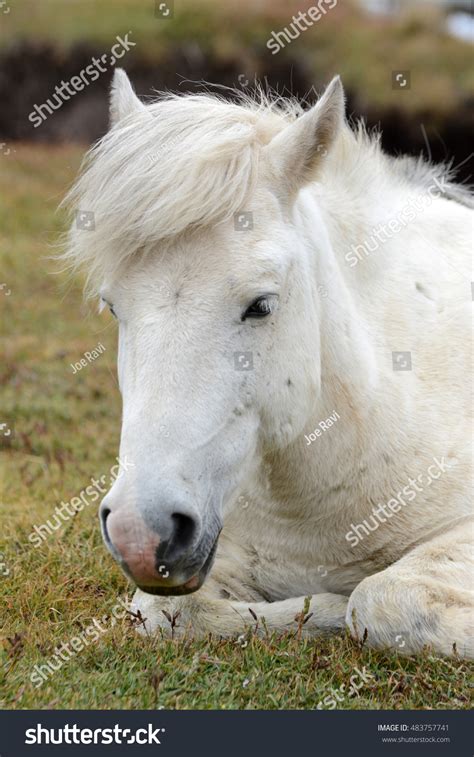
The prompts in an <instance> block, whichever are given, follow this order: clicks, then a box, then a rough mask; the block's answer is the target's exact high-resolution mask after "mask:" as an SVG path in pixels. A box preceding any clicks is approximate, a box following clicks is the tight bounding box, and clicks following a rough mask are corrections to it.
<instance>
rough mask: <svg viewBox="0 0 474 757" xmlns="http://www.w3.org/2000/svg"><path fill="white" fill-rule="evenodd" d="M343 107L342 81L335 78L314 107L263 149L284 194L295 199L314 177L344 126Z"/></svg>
mask: <svg viewBox="0 0 474 757" xmlns="http://www.w3.org/2000/svg"><path fill="white" fill-rule="evenodd" d="M344 104H345V98H344V89H343V87H342V83H341V79H340V78H339V76H335V77H334V79H333V80H332V81H331V83H330V84H329V86H328V87H327V89H326V91H325V93H324V95H323V96H322V97H321V98H320V99H319V101H318V102H317V103H316V105H314V106H313V107H312V108H311V110H309V111H307V112H306V113H304V114H303V115H302V116H300V117H299V118H298V119H297V120H296V121H294V122H293V123H292V124H290V125H289V126H287V127H285V128H284V129H283V131H281V132H280V133H279V134H277V135H276V137H274V138H273V139H272V140H271V142H269V144H268V145H266V146H265V147H264V148H263V152H264V154H265V157H266V158H267V160H268V162H269V164H270V170H271V172H272V174H273V176H274V178H275V179H276V180H277V182H278V183H279V184H280V186H281V185H283V186H284V187H285V195H288V194H290V195H292V196H294V195H295V194H296V193H297V192H298V190H300V189H301V188H302V187H303V186H304V185H305V184H308V183H309V182H311V181H314V179H315V178H316V175H317V172H318V168H319V166H320V165H321V163H322V161H323V160H324V158H325V157H326V155H327V154H328V152H329V150H330V149H331V146H332V144H333V143H334V141H335V139H336V137H337V136H338V134H339V132H340V130H341V128H342V126H343V124H344Z"/></svg>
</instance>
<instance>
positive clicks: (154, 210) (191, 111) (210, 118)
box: [61, 90, 472, 284]
mask: <svg viewBox="0 0 474 757" xmlns="http://www.w3.org/2000/svg"><path fill="white" fill-rule="evenodd" d="M233 94H234V99H235V100H236V101H235V102H231V101H229V100H228V99H224V98H223V97H221V96H218V95H215V94H212V95H211V94H208V93H205V94H194V95H176V94H161V95H160V96H159V97H158V99H157V100H155V101H154V102H152V103H151V104H150V105H149V107H148V108H147V109H146V111H145V110H140V111H137V112H135V113H132V114H131V115H130V116H128V117H127V118H125V119H123V120H122V121H120V122H119V123H118V124H117V125H116V126H114V127H113V128H112V129H111V130H110V131H109V132H108V133H107V134H106V135H105V136H104V137H103V138H102V139H101V140H99V141H98V142H97V143H96V144H95V145H93V146H92V147H91V149H90V150H89V151H88V153H87V154H86V156H85V158H84V160H83V164H82V167H81V175H80V178H79V179H78V180H77V182H76V183H75V185H74V186H73V188H72V189H71V190H70V192H69V193H68V195H67V196H66V198H65V200H64V201H63V203H62V204H63V205H65V206H66V207H67V208H68V211H69V214H70V220H71V226H70V231H69V233H68V234H67V239H66V240H65V251H64V252H63V253H62V255H61V259H62V260H63V261H64V262H65V263H66V265H67V266H69V267H71V268H73V269H76V268H79V267H80V268H85V269H86V271H87V274H88V282H89V284H90V283H91V282H93V281H95V280H98V279H100V278H101V277H102V276H103V274H104V272H105V271H107V270H108V271H117V269H118V268H119V267H120V266H121V265H122V264H123V263H124V262H126V261H128V260H129V259H130V258H131V257H132V256H133V255H135V254H136V253H137V251H139V250H140V251H142V252H146V251H147V250H151V249H152V248H153V247H154V246H155V245H156V243H157V242H162V241H164V240H167V239H170V238H172V237H176V236H178V235H179V234H181V233H183V232H185V231H187V230H190V229H193V228H202V227H205V226H208V225H215V224H218V223H220V222H222V221H225V220H227V219H230V218H231V217H232V216H233V215H234V214H235V213H236V212H238V211H239V210H241V209H243V208H245V203H246V199H247V198H248V197H249V195H250V194H251V191H252V188H253V187H254V186H255V182H256V179H257V173H258V155H259V148H260V147H261V146H262V145H264V144H267V143H268V142H269V141H270V140H271V139H272V138H273V137H274V136H275V135H276V134H277V133H278V132H279V131H281V130H282V129H283V128H284V127H285V126H286V125H287V124H288V123H289V122H291V121H292V120H294V119H295V118H297V117H298V116H299V115H300V114H301V113H302V112H303V107H302V106H301V104H300V103H299V102H298V101H296V100H295V99H294V98H283V97H281V96H275V95H272V94H270V95H269V94H265V93H263V92H262V91H261V90H258V91H257V95H256V96H249V95H246V94H243V93H241V92H234V91H233ZM379 137H380V135H378V134H375V135H374V134H372V135H369V134H368V133H367V132H366V130H365V128H364V126H363V125H362V124H361V123H359V124H358V125H357V126H356V128H355V130H351V131H349V129H347V133H346V142H347V140H350V149H348V150H347V149H340V150H339V153H337V154H336V157H335V159H334V160H331V161H330V167H328V169H327V170H326V171H325V174H326V175H327V176H328V178H331V177H330V176H329V174H328V172H329V171H332V172H333V179H334V181H333V182H332V184H333V190H334V188H335V187H337V177H338V176H339V179H340V181H341V182H344V185H345V186H346V187H347V183H348V177H350V178H353V179H354V181H357V183H358V185H359V186H361V183H362V184H363V183H364V182H368V181H371V180H372V179H373V175H372V176H371V175H370V165H372V166H373V167H377V169H378V171H379V172H380V171H382V172H384V173H386V172H387V170H388V171H389V172H390V171H391V172H392V174H393V176H394V177H395V178H397V177H398V178H399V179H400V180H402V181H406V182H407V183H408V184H409V185H416V186H419V187H420V188H423V187H425V186H427V185H428V184H429V182H430V180H431V181H432V180H433V176H435V175H436V176H437V177H439V178H441V177H443V178H444V180H445V181H446V178H448V179H449V180H450V179H451V175H450V170H449V167H446V166H441V167H439V166H436V167H434V166H431V165H430V164H428V163H426V162H425V161H422V160H419V161H416V160H415V161H413V159H409V158H398V159H394V158H389V157H388V156H385V155H384V154H383V152H382V150H381V148H380V138H379ZM336 147H337V145H336ZM449 186H450V188H451V190H452V196H453V198H454V199H458V198H459V201H461V202H464V203H465V204H467V203H468V200H470V197H471V196H470V193H469V192H468V191H467V190H466V189H464V188H462V187H459V186H457V185H455V184H451V183H450V184H449ZM471 202H472V201H471ZM84 211H86V212H89V213H90V212H92V213H93V219H94V223H93V229H91V228H90V227H88V228H87V229H80V228H78V227H77V223H74V221H75V219H76V218H77V214H78V213H79V212H84Z"/></svg>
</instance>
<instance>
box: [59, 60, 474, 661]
mask: <svg viewBox="0 0 474 757" xmlns="http://www.w3.org/2000/svg"><path fill="white" fill-rule="evenodd" d="M111 120H112V126H111V129H110V131H109V133H108V134H107V135H106V136H105V137H104V138H103V139H102V140H101V141H100V142H99V144H98V145H96V146H95V147H94V148H93V149H92V151H91V153H90V155H89V158H88V161H87V166H86V169H85V171H84V172H83V174H82V176H81V178H80V179H79V180H78V182H77V184H76V186H75V188H74V189H73V191H72V193H71V196H70V197H69V200H70V202H71V203H72V206H73V208H74V212H76V213H77V212H78V213H79V215H78V218H79V219H81V218H84V215H83V213H84V212H86V213H88V214H89V215H88V216H87V219H88V222H87V223H80V222H77V223H76V224H75V225H73V227H72V230H71V233H70V241H69V247H68V251H67V253H66V256H67V258H68V259H69V260H71V261H73V262H74V264H77V265H84V266H85V267H86V269H87V270H88V272H89V279H90V284H91V285H92V287H93V288H94V290H95V291H96V292H97V293H99V294H100V297H101V298H102V301H103V302H105V303H107V304H108V306H109V307H110V309H111V311H112V313H113V315H115V317H116V318H117V320H118V324H119V357H118V375H119V382H120V387H121V392H122V395H123V426H122V436H121V443H120V454H121V456H122V457H126V458H127V459H128V460H130V461H132V462H133V464H134V467H133V468H130V469H129V472H128V473H127V474H126V475H122V476H120V477H119V478H118V479H117V481H116V482H115V483H114V485H113V487H112V489H111V490H110V492H109V493H108V494H107V496H106V497H105V499H104V501H103V503H102V506H101V521H102V530H103V535H104V539H105V542H106V544H107V546H108V547H109V549H110V551H111V552H112V554H113V555H114V557H115V558H116V559H117V560H118V561H119V562H120V564H121V565H122V567H123V568H124V570H125V572H126V573H127V574H128V575H129V576H130V577H131V578H132V579H133V580H134V582H135V584H136V585H137V586H138V587H139V589H138V591H137V593H136V595H135V599H134V608H135V610H136V611H137V612H138V610H139V611H140V612H141V615H142V617H143V618H144V619H145V624H146V628H147V629H148V631H149V632H153V631H155V630H157V629H159V628H165V629H166V627H167V626H169V620H168V619H167V617H166V615H168V616H170V615H174V616H175V619H176V618H178V620H177V623H178V625H179V627H180V629H181V632H182V631H184V630H185V629H187V630H188V632H192V633H194V634H196V635H203V634H207V633H208V632H214V633H217V634H221V635H223V636H228V635H233V634H239V633H242V632H243V631H244V630H245V629H246V628H247V627H248V625H249V624H252V623H253V622H254V621H253V618H254V617H255V616H256V617H257V618H258V619H260V618H265V622H266V626H267V628H268V629H270V631H276V632H282V631H285V630H291V629H294V628H295V627H296V626H297V624H298V623H300V625H301V618H302V616H301V613H302V611H303V608H304V606H305V605H306V608H305V612H307V610H308V604H309V612H307V616H306V622H305V624H304V625H303V631H304V633H305V634H319V633H323V632H330V631H336V630H337V629H342V628H344V627H345V626H348V627H349V628H350V630H351V632H352V634H354V635H356V636H359V637H360V636H362V635H363V634H364V632H365V630H366V631H367V644H368V645H371V646H373V647H376V648H381V647H394V648H399V649H400V651H401V652H403V653H413V652H417V651H419V650H421V649H422V648H423V647H424V646H425V645H429V646H430V647H431V649H432V650H433V651H434V652H436V653H440V654H447V655H449V654H451V653H453V650H454V652H456V650H457V653H458V654H460V655H462V656H465V657H472V656H473V643H472V621H473V567H474V566H473V553H472V550H471V542H472V538H471V537H472V519H471V515H472V511H471V504H470V470H471V469H470V444H469V440H470V420H469V416H470V409H471V404H470V398H469V391H468V390H469V386H468V383H469V382H468V375H469V357H468V351H469V350H468V345H469V341H470V336H469V334H470V332H469V314H468V310H469V308H470V305H471V294H470V287H469V282H470V278H471V277H470V275H469V251H470V241H471V237H470V234H471V231H470V225H471V222H472V215H471V210H470V209H469V206H470V205H471V200H470V197H469V195H468V193H467V192H466V191H465V190H464V189H462V188H460V187H457V186H456V185H454V184H452V183H451V182H450V180H449V178H450V177H449V176H448V175H447V173H446V170H445V169H443V168H434V167H432V166H429V165H427V164H425V163H423V162H422V161H413V160H410V159H407V158H405V159H398V160H395V159H393V158H389V157H387V156H385V155H384V154H383V152H382V151H381V149H380V147H379V144H378V141H377V139H376V138H369V137H367V136H366V135H365V133H364V131H363V129H359V130H358V132H356V133H354V132H353V131H352V130H351V129H350V128H349V126H348V125H347V124H346V122H345V120H344V94H343V89H342V85H341V83H340V80H339V78H336V79H334V80H333V81H332V82H331V84H330V85H329V87H328V88H327V90H326V92H325V93H324V95H323V96H322V97H321V98H320V100H319V102H318V103H317V104H316V105H315V106H314V107H313V108H311V109H310V110H307V111H306V112H304V113H303V112H302V110H301V108H299V107H298V106H297V105H296V104H295V103H291V102H283V103H281V102H277V103H271V102H268V101H267V100H264V101H259V102H258V103H256V102H252V101H250V100H245V101H243V102H241V103H240V104H235V103H229V102H225V101H222V100H221V99H219V98H215V97H212V96H209V95H202V96H165V97H162V98H160V99H159V100H158V101H157V102H154V103H152V104H149V105H145V104H144V103H142V102H141V101H140V100H139V99H138V98H137V97H136V95H135V93H134V91H133V89H132V87H131V85H130V82H129V80H128V78H127V76H126V75H125V73H124V72H123V71H117V72H116V74H115V79H114V83H113V86H112V96H111ZM90 214H93V215H90ZM306 597H310V602H308V600H306V602H305V598H306ZM163 611H165V612H163ZM178 613H179V616H178ZM261 625H262V624H260V628H261Z"/></svg>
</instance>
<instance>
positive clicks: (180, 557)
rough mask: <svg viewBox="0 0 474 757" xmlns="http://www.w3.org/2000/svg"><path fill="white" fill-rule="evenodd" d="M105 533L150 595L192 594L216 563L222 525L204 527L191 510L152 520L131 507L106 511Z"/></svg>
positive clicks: (109, 506)
mask: <svg viewBox="0 0 474 757" xmlns="http://www.w3.org/2000/svg"><path fill="white" fill-rule="evenodd" d="M99 514H100V521H101V528H102V535H103V538H104V541H105V544H106V546H107V548H108V550H109V551H110V552H111V554H112V555H113V557H114V558H115V560H116V561H117V562H118V563H119V565H120V566H121V568H122V570H123V571H124V573H125V574H126V575H127V576H128V577H129V578H131V579H132V581H134V583H135V584H136V585H137V586H138V588H139V589H141V590H142V591H144V592H147V593H148V594H159V595H163V596H170V595H182V594H190V593H192V592H194V591H197V590H198V589H199V588H200V587H201V586H202V585H203V583H204V581H205V580H206V578H207V575H208V574H209V571H210V569H211V567H212V564H213V562H214V556H215V553H216V549H217V542H218V538H219V533H220V531H221V525H220V522H218V520H217V519H214V524H213V527H212V528H211V529H205V530H204V529H203V528H202V524H201V522H200V519H199V517H198V516H197V515H196V514H195V513H193V512H192V511H191V510H190V509H189V508H188V509H187V510H186V511H184V508H181V509H178V508H176V509H175V510H174V511H173V512H171V513H170V514H169V515H168V514H167V513H166V512H160V514H159V515H155V516H154V517H153V518H150V517H147V518H146V520H145V518H144V517H142V515H141V514H140V513H139V512H138V511H137V510H136V509H135V508H130V507H123V508H120V507H118V508H116V509H114V508H113V507H112V504H111V501H110V499H109V495H107V497H105V499H104V500H103V502H102V505H101V507H100V513H99Z"/></svg>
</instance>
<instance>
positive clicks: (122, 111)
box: [109, 68, 146, 126]
mask: <svg viewBox="0 0 474 757" xmlns="http://www.w3.org/2000/svg"><path fill="white" fill-rule="evenodd" d="M140 110H144V111H146V106H145V105H144V104H143V103H142V102H141V101H140V100H139V99H138V97H137V96H136V94H135V91H134V89H133V87H132V85H131V84H130V79H129V78H128V76H127V74H126V73H125V71H124V70H123V68H116V69H115V71H114V77H113V79H112V86H111V88H110V112H109V118H110V125H111V126H114V125H115V124H116V123H118V122H119V121H121V120H122V118H125V117H126V116H128V115H130V113H133V112H135V111H140Z"/></svg>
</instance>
